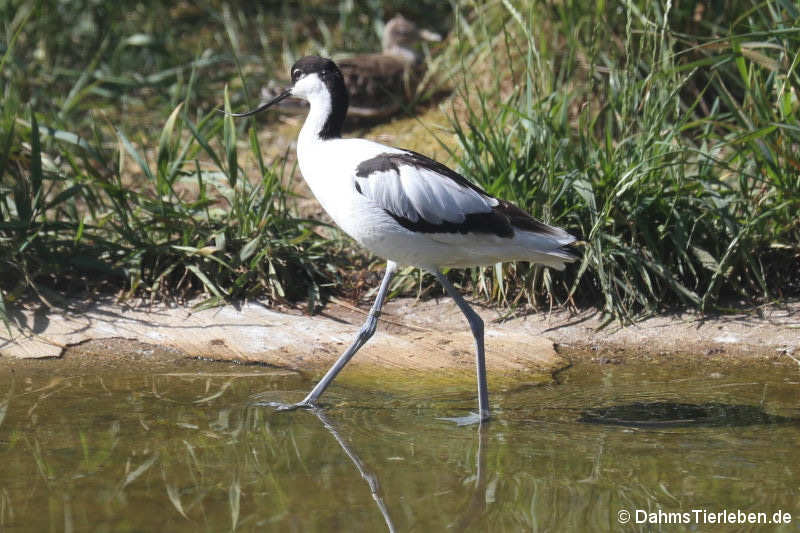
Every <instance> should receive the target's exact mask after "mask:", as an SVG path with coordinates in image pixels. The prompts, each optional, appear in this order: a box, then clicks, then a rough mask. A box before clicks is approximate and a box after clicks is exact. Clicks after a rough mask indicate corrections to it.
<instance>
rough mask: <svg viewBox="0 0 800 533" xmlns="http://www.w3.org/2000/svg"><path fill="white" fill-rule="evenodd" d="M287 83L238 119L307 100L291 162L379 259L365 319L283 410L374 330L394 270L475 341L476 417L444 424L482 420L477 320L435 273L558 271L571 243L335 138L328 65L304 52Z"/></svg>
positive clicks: (343, 101)
mask: <svg viewBox="0 0 800 533" xmlns="http://www.w3.org/2000/svg"><path fill="white" fill-rule="evenodd" d="M291 79H292V86H291V87H290V88H289V89H287V90H286V91H284V92H283V93H281V94H280V95H278V96H277V97H275V98H274V99H272V100H271V101H269V102H266V103H264V104H262V105H261V106H259V107H258V108H257V109H255V110H253V111H249V112H246V113H239V114H234V116H237V117H244V116H249V115H253V114H255V113H258V112H259V111H263V110H264V109H267V108H268V107H270V106H271V105H273V104H275V103H277V102H279V101H281V100H282V99H284V98H287V97H289V96H294V97H298V98H302V99H304V100H307V101H308V102H309V104H310V108H309V113H308V116H307V118H306V120H305V123H304V124H303V127H302V129H301V130H300V135H299V138H298V141H297V160H298V163H299V166H300V171H301V173H302V174H303V177H304V179H305V180H306V182H307V183H308V186H309V188H310V189H311V191H312V192H313V193H314V195H315V196H316V197H317V200H319V202H320V204H322V207H323V208H324V209H325V210H326V211H327V212H328V214H329V215H330V216H331V218H332V219H333V220H334V222H336V224H338V225H339V227H340V228H341V229H342V230H344V231H345V233H347V234H348V235H350V236H351V237H352V238H353V239H355V240H356V241H357V242H358V243H359V244H361V245H362V246H364V247H365V248H367V249H368V250H370V251H371V252H372V253H374V254H376V255H378V256H380V257H383V258H386V259H387V264H386V273H385V275H384V277H383V281H382V282H381V285H380V289H379V290H378V296H377V297H376V298H375V303H374V304H373V305H372V308H371V310H370V312H369V315H368V317H367V320H366V322H365V324H364V325H363V327H362V328H361V330H360V331H359V332H358V335H357V336H356V338H355V340H354V342H353V344H352V345H351V346H350V347H349V348H348V349H347V351H345V352H344V354H342V355H341V356H340V357H339V359H338V360H337V361H336V362H335V363H334V365H333V366H332V367H331V369H330V370H328V372H327V373H326V374H325V376H324V377H323V378H322V379H321V380H320V382H319V383H318V384H317V385H316V386H315V387H314V388H313V389H312V390H311V392H310V393H309V394H308V395H307V396H306V397H305V399H303V400H302V401H301V402H299V403H297V404H292V405H282V406H279V407H281V408H284V409H293V408H298V407H313V406H314V405H315V404H316V402H317V400H318V399H319V397H320V396H321V395H322V393H323V392H324V391H325V389H326V388H327V387H328V385H330V383H331V382H332V381H333V379H334V378H335V377H336V375H337V374H338V373H339V372H340V371H341V370H342V368H344V366H345V365H346V364H347V362H348V361H349V360H350V358H351V357H352V356H353V355H354V354H355V353H356V352H357V351H358V349H359V348H361V346H363V345H364V343H366V342H367V340H368V339H369V338H370V337H371V336H372V334H373V333H374V332H375V327H376V325H377V322H378V316H379V315H380V312H381V307H382V305H383V302H384V300H385V298H386V294H387V292H388V289H389V282H390V280H391V278H392V275H393V274H394V273H395V271H396V270H397V266H398V265H412V266H416V267H419V268H422V269H425V270H427V271H429V272H430V273H431V274H433V275H434V276H435V277H436V279H437V280H438V281H439V283H441V284H442V286H443V287H444V288H445V290H446V291H447V293H448V294H449V295H450V296H451V297H452V298H453V299H454V300H455V302H456V304H457V305H458V307H459V308H460V309H461V311H462V313H464V316H465V317H466V318H467V321H468V322H469V326H470V328H471V330H472V334H473V336H474V338H475V350H476V366H477V375H478V413H472V414H471V415H469V416H466V417H461V418H456V419H452V420H454V421H456V422H457V423H459V424H466V423H479V422H483V421H485V420H488V418H489V393H488V388H487V385H486V365H485V362H484V347H483V329H484V328H483V321H482V320H481V318H480V317H479V316H478V314H477V313H475V311H473V310H472V308H471V307H470V306H469V304H467V302H466V301H465V300H464V298H463V297H462V296H461V295H460V294H459V293H458V291H457V290H456V289H455V287H453V285H452V284H451V283H450V282H449V281H448V280H447V278H446V277H445V276H444V275H442V273H441V271H440V269H441V268H442V267H469V266H478V265H492V264H495V263H497V262H501V261H530V262H534V263H540V264H542V265H546V266H548V267H551V268H555V269H558V270H562V269H563V268H564V264H565V263H568V262H571V261H574V260H575V259H577V255H576V253H575V252H574V250H573V249H572V247H571V246H570V245H571V244H572V243H574V242H575V238H574V237H573V236H572V235H570V234H568V233H567V232H565V231H564V230H562V229H560V228H556V227H553V226H550V225H547V224H545V223H543V222H540V221H538V220H536V219H534V218H532V217H531V216H530V215H528V214H527V213H525V212H524V211H523V210H522V209H520V208H518V207H516V206H515V205H513V204H510V203H508V202H506V201H504V200H500V199H498V198H494V197H492V196H491V195H489V194H488V193H486V192H485V191H483V190H482V189H481V188H480V187H478V186H477V185H475V184H473V183H472V182H470V181H469V180H467V179H466V178H464V177H463V176H461V175H460V174H458V173H457V172H454V171H453V170H451V169H449V168H448V167H446V166H445V165H443V164H441V163H438V162H436V161H434V160H432V159H429V158H428V157H425V156H424V155H422V154H418V153H416V152H412V151H410V150H402V149H399V148H393V147H390V146H385V145H383V144H379V143H377V142H373V141H369V140H366V139H342V138H341V132H342V123H343V122H344V119H345V115H346V113H347V106H348V94H347V89H346V87H345V83H344V80H343V77H342V73H341V71H340V70H339V68H338V67H337V66H336V64H335V63H334V62H333V61H331V60H330V59H325V58H322V57H317V56H307V57H304V58H302V59H300V60H299V61H297V62H296V63H295V64H294V66H293V67H292V71H291Z"/></svg>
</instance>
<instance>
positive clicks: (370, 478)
mask: <svg viewBox="0 0 800 533" xmlns="http://www.w3.org/2000/svg"><path fill="white" fill-rule="evenodd" d="M311 412H312V413H314V416H316V417H317V418H318V419H319V421H320V422H322V425H323V426H324V427H325V429H327V430H328V433H330V434H331V435H333V438H334V439H336V442H337V443H339V446H340V447H341V448H342V450H343V451H344V453H345V454H346V455H347V457H349V458H350V461H351V462H352V463H353V464H354V465H355V467H356V469H357V470H358V473H359V474H361V477H362V478H363V479H364V481H366V482H367V485H369V491H370V492H371V493H372V499H373V500H375V503H376V504H377V505H378V509H380V511H381V514H382V515H383V520H384V522H386V527H388V528H389V531H390V532H391V533H394V531H396V530H395V528H394V522H392V517H391V516H389V509H388V508H387V507H386V502H384V501H383V495H382V494H381V484H380V482H379V481H378V477H377V476H376V475H375V474H373V473H372V472H371V471H369V470H367V468H366V467H365V466H364V462H363V461H362V460H361V458H360V457H359V456H358V454H356V453H355V451H353V448H352V447H351V446H350V445H349V444H348V443H347V442H346V441H345V440H344V438H342V435H341V434H340V433H339V430H338V429H337V428H336V426H335V425H334V424H333V422H331V419H330V418H328V417H327V416H326V415H325V412H324V411H323V410H322V409H320V408H318V407H315V408H313V409H311Z"/></svg>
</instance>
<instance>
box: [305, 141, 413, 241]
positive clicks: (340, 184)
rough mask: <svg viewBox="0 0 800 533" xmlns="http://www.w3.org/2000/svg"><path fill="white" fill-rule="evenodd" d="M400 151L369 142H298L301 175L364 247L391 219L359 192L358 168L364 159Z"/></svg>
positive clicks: (345, 230) (326, 208)
mask: <svg viewBox="0 0 800 533" xmlns="http://www.w3.org/2000/svg"><path fill="white" fill-rule="evenodd" d="M386 152H400V150H397V149H395V148H390V147H388V146H384V145H382V144H379V143H375V142H372V141H368V140H365V139H330V140H325V141H321V140H319V139H313V138H312V139H306V142H304V139H303V135H301V136H300V139H299V141H298V143H297V160H298V164H299V166H300V172H301V173H302V174H303V178H304V179H305V180H306V183H308V186H309V188H310V189H311V192H313V193H314V196H315V197H316V198H317V200H318V201H319V203H320V204H321V205H322V207H323V209H325V211H326V212H327V213H328V215H330V217H331V218H332V219H333V221H334V222H335V223H336V224H337V225H338V226H339V227H340V228H341V229H342V230H344V232H345V233H347V234H348V235H350V236H351V237H353V238H354V239H355V240H356V241H358V242H360V243H361V244H362V245H367V243H366V242H365V240H371V239H370V238H369V237H370V236H371V235H373V234H374V233H375V231H382V230H383V228H381V226H382V225H383V224H382V221H383V220H388V216H387V215H386V214H385V213H383V212H381V210H379V209H376V208H375V206H374V205H372V204H370V202H368V201H367V200H366V199H365V198H364V197H363V196H362V195H360V194H358V192H357V191H356V189H355V172H356V167H358V165H359V163H361V161H363V160H364V159H368V158H370V157H375V156H376V155H378V154H381V153H386Z"/></svg>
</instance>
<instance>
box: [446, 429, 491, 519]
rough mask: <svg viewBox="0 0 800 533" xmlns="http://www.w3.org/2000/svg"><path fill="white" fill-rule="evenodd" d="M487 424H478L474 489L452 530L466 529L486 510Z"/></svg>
mask: <svg viewBox="0 0 800 533" xmlns="http://www.w3.org/2000/svg"><path fill="white" fill-rule="evenodd" d="M488 426H489V425H488V424H480V425H479V426H478V428H477V432H478V451H477V454H476V455H475V473H476V475H475V489H474V490H473V491H472V498H471V499H470V501H469V506H468V507H467V509H466V511H464V514H463V515H461V520H459V521H458V524H457V525H456V526H455V528H454V531H467V530H468V529H469V527H470V525H471V524H472V523H473V522H475V521H476V520H477V519H478V518H480V517H481V516H483V513H484V512H485V511H486V447H487V443H488V440H489V427H488Z"/></svg>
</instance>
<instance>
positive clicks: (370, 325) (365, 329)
mask: <svg viewBox="0 0 800 533" xmlns="http://www.w3.org/2000/svg"><path fill="white" fill-rule="evenodd" d="M396 270H397V263H395V262H394V261H389V262H387V263H386V274H384V276H383V281H381V287H380V289H378V296H377V297H376V298H375V303H373V304H372V309H370V310H369V315H367V321H366V322H364V325H363V326H361V329H360V330H359V332H358V335H356V338H355V340H354V341H353V344H351V345H350V347H349V348H348V349H347V351H345V352H344V353H343V354H342V355H341V356H339V359H337V360H336V362H335V363H333V366H332V367H331V368H330V370H328V372H326V373H325V375H324V376H323V377H322V379H321V380H319V383H317V385H316V386H315V387H314V388H313V389H311V392H309V393H308V396H306V397H305V398H304V399H303V401H301V402H298V403H296V404H293V405H280V404H277V407H278V408H279V409H282V410H283V409H296V408H298V407H313V406H314V404H315V403H316V402H317V400H318V399H319V397H320V396H322V393H323V392H325V389H327V388H328V385H330V384H331V382H332V381H333V380H334V378H335V377H336V375H337V374H338V373H339V372H340V371H341V370H342V369H343V368H344V367H345V365H346V364H347V362H348V361H350V358H352V357H353V356H354V355H355V353H356V352H357V351H358V349H359V348H361V347H362V346H364V344H366V342H367V341H368V340H369V338H370V337H372V335H373V333H375V328H376V327H377V325H378V317H379V316H380V314H381V307H383V302H384V300H386V294H387V293H388V292H389V282H390V281H391V279H392V276H393V275H394V273H395V271H396Z"/></svg>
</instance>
